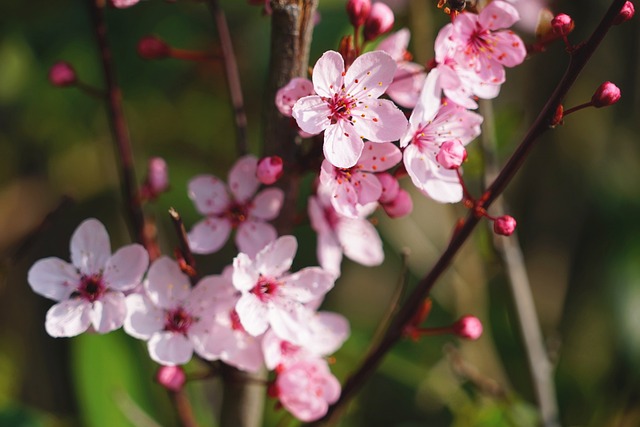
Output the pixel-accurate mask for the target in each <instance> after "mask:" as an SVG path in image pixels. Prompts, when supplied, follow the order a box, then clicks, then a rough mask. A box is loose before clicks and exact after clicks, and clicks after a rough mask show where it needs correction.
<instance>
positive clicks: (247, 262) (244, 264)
mask: <svg viewBox="0 0 640 427" xmlns="http://www.w3.org/2000/svg"><path fill="white" fill-rule="evenodd" d="M259 277H260V272H259V271H258V270H257V269H256V267H255V266H254V265H253V261H252V259H251V258H250V257H249V255H247V254H244V253H239V254H238V256H237V257H235V258H234V259H233V275H232V280H233V286H234V287H235V288H236V289H237V290H239V291H242V292H248V291H250V290H251V289H252V288H253V287H254V286H255V285H256V283H258V278H259Z"/></svg>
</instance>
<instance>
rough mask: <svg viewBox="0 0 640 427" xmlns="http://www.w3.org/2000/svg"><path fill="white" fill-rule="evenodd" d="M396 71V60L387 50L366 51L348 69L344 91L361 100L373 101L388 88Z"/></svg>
mask: <svg viewBox="0 0 640 427" xmlns="http://www.w3.org/2000/svg"><path fill="white" fill-rule="evenodd" d="M395 72H396V61H394V60H393V58H392V57H391V56H389V54H388V53H387V52H383V51H381V50H376V51H373V52H367V53H364V54H362V55H360V56H358V57H357V58H356V60H355V61H353V64H351V66H350V67H349V69H348V70H347V74H346V75H345V76H344V86H345V88H344V91H345V92H346V93H347V96H349V97H353V98H355V99H357V100H359V101H369V102H372V101H374V100H375V99H377V98H378V97H379V96H380V95H382V94H383V93H384V92H385V91H386V90H387V87H389V85H390V84H391V82H392V81H393V75H394V74H395Z"/></svg>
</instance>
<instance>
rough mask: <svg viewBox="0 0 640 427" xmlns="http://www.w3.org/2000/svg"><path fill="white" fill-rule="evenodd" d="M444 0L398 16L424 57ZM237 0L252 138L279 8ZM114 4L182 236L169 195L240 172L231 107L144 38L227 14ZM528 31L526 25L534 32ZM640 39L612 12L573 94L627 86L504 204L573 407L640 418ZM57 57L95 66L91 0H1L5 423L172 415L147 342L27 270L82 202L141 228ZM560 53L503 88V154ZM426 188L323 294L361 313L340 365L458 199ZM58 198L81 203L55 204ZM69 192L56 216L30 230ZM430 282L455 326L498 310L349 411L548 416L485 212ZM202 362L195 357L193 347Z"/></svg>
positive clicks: (570, 131) (196, 38) (53, 249)
mask: <svg viewBox="0 0 640 427" xmlns="http://www.w3.org/2000/svg"><path fill="white" fill-rule="evenodd" d="M521 1H529V0H521ZM389 3H390V4H391V3H392V2H391V1H390V2H389ZM607 3H608V2H603V1H602V0H588V1H581V2H573V1H569V0H564V1H558V2H555V3H554V4H553V5H552V7H553V10H554V11H556V12H566V13H569V14H570V15H571V16H572V17H574V19H575V21H576V23H577V25H576V29H575V31H574V33H573V34H572V35H571V37H570V38H571V40H572V41H573V42H578V41H580V40H582V39H584V38H585V37H587V36H588V34H589V33H590V31H592V29H593V28H594V27H595V26H596V24H597V22H598V21H599V18H600V16H601V15H602V14H603V13H604V10H605V9H606V7H607ZM435 4H436V1H435V0H432V1H427V0H408V1H397V0H396V1H394V2H393V6H394V7H396V12H397V15H396V26H395V28H396V29H399V28H401V27H402V26H409V27H410V28H411V29H412V34H413V38H412V44H411V51H412V53H413V54H414V57H415V59H416V61H418V62H423V63H424V62H426V61H427V60H429V59H430V58H431V57H432V55H433V51H432V49H433V48H432V46H433V39H434V37H435V34H436V33H437V31H438V29H439V28H440V27H441V26H442V25H444V23H446V22H447V17H446V16H445V15H444V14H442V13H441V12H440V11H439V10H438V9H436V7H435ZM222 6H223V8H224V9H225V11H226V12H227V14H228V19H229V23H230V27H231V29H232V35H233V38H234V40H233V41H234V44H235V48H236V50H237V56H238V61H239V65H240V68H241V78H242V82H243V86H244V94H245V100H246V102H247V108H248V118H249V132H250V142H251V147H252V151H253V152H254V153H256V154H258V153H260V145H261V144H260V134H261V126H260V119H261V114H260V111H261V108H262V104H263V99H262V98H263V96H262V94H263V86H264V82H265V79H266V67H267V61H268V55H269V43H268V37H269V31H270V29H269V26H270V24H269V19H268V17H265V16H262V15H261V13H260V8H258V7H250V6H248V5H247V4H246V2H245V1H244V0H226V1H222ZM343 10H344V1H342V0H320V15H321V20H320V22H319V24H318V25H317V27H316V29H315V32H314V39H313V44H312V59H311V61H312V63H313V62H314V61H315V59H316V58H317V57H318V56H319V55H320V54H321V53H322V52H323V51H325V50H328V49H335V48H336V47H337V43H338V41H339V39H340V37H341V36H342V35H343V34H346V33H348V31H349V26H348V22H347V19H346V15H345V14H344V13H343ZM107 19H108V25H109V29H110V35H109V39H110V41H111V43H112V48H113V53H114V57H115V61H116V63H117V74H118V78H119V81H120V84H121V86H122V89H123V93H124V102H125V113H126V116H127V119H128V122H129V126H130V132H131V137H132V141H133V144H134V151H135V158H136V165H137V175H138V178H139V179H142V178H143V176H144V171H145V165H146V161H147V159H148V157H150V156H162V157H164V158H165V159H166V160H167V162H168V164H169V171H170V177H171V191H170V192H168V193H167V194H165V195H163V196H162V197H160V198H159V199H158V200H157V201H156V202H155V203H153V204H151V205H147V206H145V212H146V213H147V214H148V215H149V216H152V217H153V218H155V221H156V225H157V227H158V233H159V236H160V243H161V246H162V248H163V250H164V252H165V253H167V254H169V253H171V252H172V248H173V246H174V245H175V243H176V240H175V237H174V234H173V231H172V228H171V223H170V221H169V217H168V215H167V214H166V212H167V209H168V208H169V207H171V206H173V207H175V208H176V209H177V210H178V211H179V212H180V213H181V214H182V216H183V218H184V221H185V223H186V225H187V227H190V226H191V225H192V224H193V223H194V222H195V221H196V220H197V219H198V215H197V213H196V212H195V209H194V208H193V206H192V204H191V202H190V201H189V200H188V198H187V195H186V185H187V182H188V180H189V178H190V177H191V176H193V175H196V174H199V173H213V174H216V175H218V176H220V177H225V176H226V173H227V171H228V169H229V167H230V165H231V164H232V162H233V161H234V156H235V154H234V153H235V148H234V138H235V137H234V128H233V124H232V123H233V121H232V116H231V110H230V107H229V102H228V97H227V92H226V88H225V79H224V75H223V71H222V68H221V66H220V64H218V63H187V62H182V61H178V60H163V61H153V62H149V61H143V60H142V59H140V58H138V56H137V55H136V52H135V45H136V42H137V40H138V39H139V38H140V37H141V36H144V35H147V34H155V35H158V36H160V37H162V38H163V39H165V40H166V41H167V42H169V43H170V44H171V45H173V46H175V47H180V48H187V49H216V45H217V41H216V40H217V36H216V32H215V28H214V27H213V24H212V22H211V18H210V15H209V13H208V11H207V9H206V7H205V6H204V4H202V3H198V2H191V1H183V2H177V3H170V2H163V1H159V0H148V1H142V2H141V3H140V4H138V5H137V6H135V7H133V8H131V9H126V10H115V9H110V10H108V12H107ZM520 33H521V34H522V36H523V38H525V39H526V40H528V41H531V40H532V36H531V35H530V34H528V33H527V32H526V31H524V30H523V31H520ZM639 41H640V26H639V25H638V22H637V17H636V18H634V20H633V21H631V22H629V23H626V24H624V25H622V26H620V27H616V28H614V29H613V30H612V31H611V32H610V34H609V35H608V36H607V38H606V39H605V41H604V43H603V44H602V46H601V48H600V49H599V50H598V52H597V53H596V54H595V55H594V57H593V59H592V60H591V62H590V63H589V65H588V66H587V68H586V69H585V71H584V73H583V74H582V75H581V77H580V78H579V80H578V82H577V83H576V85H575V86H574V88H573V89H572V90H571V92H570V94H569V96H568V99H567V100H566V103H565V107H571V106H573V105H577V104H579V103H582V102H584V101H586V100H588V99H589V98H590V97H591V94H592V93H593V91H594V90H595V88H596V87H597V86H598V85H599V84H600V83H602V82H603V81H605V80H611V81H613V82H615V83H616V84H617V85H618V86H619V87H620V88H621V89H622V94H623V97H622V99H621V101H620V102H619V103H618V104H617V105H615V106H613V107H610V108H607V109H600V110H595V109H589V110H586V111H582V112H579V113H577V114H575V115H573V116H570V117H569V118H567V120H566V121H565V124H564V125H563V126H560V127H558V128H556V129H555V130H553V131H550V132H548V133H547V134H545V135H544V136H543V138H542V139H541V140H540V143H539V145H538V147H537V148H536V149H535V150H534V151H533V153H532V155H531V156H530V158H529V159H528V161H527V163H526V164H525V166H524V168H523V170H522V171H521V172H520V173H519V175H518V176H517V178H516V180H515V181H514V183H513V184H512V185H511V186H510V187H509V190H508V192H507V196H506V199H507V200H506V201H507V203H508V205H509V212H508V213H510V214H511V215H513V216H514V217H516V218H517V220H518V224H519V228H518V230H519V238H520V242H521V245H522V250H523V253H524V256H525V260H526V267H527V269H528V275H529V278H530V281H531V286H532V291H533V294H534V297H535V303H536V307H537V309H538V314H539V316H540V323H541V328H542V331H543V333H544V336H545V339H546V344H547V346H548V348H549V352H550V355H551V359H552V361H553V363H554V365H555V381H556V385H557V387H556V389H557V393H558V400H559V407H560V412H561V420H562V425H566V426H638V425H640V382H639V379H640V378H639V376H640V240H639V239H638V237H640V222H639V221H638V218H639V217H640V136H639V135H640V132H639V131H640V125H639V123H640V116H639V111H640V85H639V83H638V76H639V75H640V62H639V58H638V56H639V55H638V54H639V52H640V48H639ZM57 60H66V61H69V62H71V63H72V64H73V65H74V67H75V68H76V71H77V73H78V75H79V77H80V78H81V79H82V80H83V81H85V82H87V83H90V84H94V85H96V86H98V87H100V86H102V84H101V73H100V66H99V63H98V57H97V54H96V50H95V43H94V37H93V33H92V31H91V28H90V27H89V20H88V11H87V7H86V2H81V1H70V0H58V1H55V2H51V1H44V0H32V1H30V2H17V1H13V2H11V1H3V2H0V255H1V256H2V264H1V266H0V267H1V270H0V279H1V281H0V325H1V327H0V426H105V427H107V426H110V427H111V426H128V425H133V426H153V425H163V426H174V425H176V424H177V420H176V419H175V416H174V415H173V412H172V410H171V406H170V404H169V400H168V398H167V396H166V394H165V392H164V390H162V389H161V388H160V387H159V386H158V385H156V384H155V383H154V382H153V380H152V378H153V374H154V370H155V369H156V366H155V365H154V364H153V363H152V362H150V361H149V359H148V357H147V355H146V347H145V345H144V343H142V342H140V341H137V340H134V339H132V338H129V337H127V336H126V335H125V334H124V333H122V332H121V331H118V332H114V333H111V334H108V335H106V336H97V335H86V334H85V335H83V336H80V337H77V338H73V339H53V338H51V337H49V336H47V335H46V333H45V331H44V316H45V313H46V311H47V309H48V308H49V307H50V306H51V302H50V301H48V300H45V299H44V298H42V297H40V296H38V295H35V294H34V293H32V292H31V291H30V289H29V287H28V284H27V282H26V272H27V270H28V269H29V267H30V266H31V265H32V264H33V262H34V261H35V260H37V259H39V258H43V257H46V256H59V257H61V258H65V259H68V241H69V237H70V236H71V233H72V232H73V230H74V229H75V227H76V226H77V225H78V224H79V223H80V222H81V221H82V220H83V219H85V218H87V217H96V218H98V219H100V220H101V221H103V222H105V224H107V228H108V230H109V231H110V234H111V238H112V246H113V247H114V248H115V247H118V246H121V245H123V244H126V243H128V242H129V241H130V239H129V237H128V234H127V227H126V224H125V222H124V215H123V209H122V200H121V196H120V194H119V192H118V170H117V167H116V164H117V163H116V161H115V154H114V148H113V144H112V141H111V136H110V131H109V128H108V124H107V122H106V114H105V110H104V106H103V105H102V104H101V103H99V102H97V101H96V100H94V99H92V98H89V97H87V96H85V95H84V94H83V93H81V92H80V91H79V90H77V89H73V88H69V89H57V88H53V87H52V86H51V85H50V84H49V83H48V81H47V72H48V69H49V67H50V66H51V65H52V64H53V63H54V62H56V61H57ZM567 62H568V57H567V54H566V53H565V52H564V50H563V46H562V45H561V44H560V43H558V44H555V45H553V46H552V47H550V48H549V49H548V51H547V52H545V53H543V54H540V55H536V56H535V57H533V58H530V59H528V60H527V61H526V62H525V64H524V65H522V66H520V67H518V68H517V69H514V70H509V71H508V74H507V75H508V81H507V83H506V84H505V85H504V86H503V88H502V93H501V96H500V97H499V99H497V100H496V101H495V102H494V103H493V104H494V108H495V114H496V125H497V129H498V140H497V144H498V153H497V155H498V156H499V158H500V159H505V158H506V157H507V156H508V155H509V154H510V153H511V152H512V150H513V148H514V147H515V146H516V144H517V143H518V141H519V139H520V138H521V137H522V136H523V135H524V133H525V131H526V128H527V127H528V125H529V124H530V123H531V122H532V121H533V118H534V117H535V115H536V114H537V111H539V109H540V108H541V106H542V105H543V104H544V102H545V100H546V97H547V96H548V95H549V94H550V93H551V91H552V88H553V86H554V85H555V83H556V82H557V81H558V80H559V78H560V77H561V76H562V73H563V72H564V69H565V66H566V64H567ZM470 147H474V148H471V151H470V159H469V162H468V163H467V165H466V166H465V173H466V177H467V179H468V181H469V185H470V187H471V189H472V192H474V193H475V194H479V191H480V185H481V184H480V182H481V180H482V174H483V164H482V161H481V158H482V156H481V150H480V149H479V148H478V143H477V142H474V143H472V144H471V146H470ZM309 181H310V180H307V182H309ZM404 184H409V183H407V182H405V183H404ZM405 187H406V188H408V187H409V186H408V185H405ZM412 194H413V195H414V204H415V209H414V212H413V213H412V215H411V216H410V217H408V218H403V219H400V220H393V221H391V220H389V219H387V218H385V217H384V215H380V214H378V215H377V217H378V221H379V222H378V224H379V230H380V233H381V235H382V236H383V238H384V239H385V251H386V255H387V259H386V262H385V263H384V265H383V266H380V267H377V268H373V269H368V268H364V267H361V266H358V265H355V264H353V263H351V262H348V261H347V262H346V263H345V265H344V269H345V271H344V274H343V276H342V277H341V278H340V280H339V281H338V284H337V286H336V289H335V290H334V291H332V293H331V294H330V295H329V296H328V298H327V301H326V304H325V306H326V307H327V308H328V309H331V310H335V311H338V312H340V313H342V314H344V315H345V316H347V317H348V318H349V320H350V321H351V325H352V330H353V332H352V336H351V338H350V339H349V341H348V342H347V343H346V344H345V346H344V347H343V348H342V349H341V350H340V351H339V352H338V354H337V355H336V363H335V364H334V365H333V368H332V369H333V370H334V372H335V373H336V375H337V376H338V377H339V378H340V379H343V378H344V377H345V376H346V375H347V374H348V372H350V370H352V369H353V367H354V365H355V364H356V363H357V362H358V360H360V358H361V357H362V355H363V354H364V353H365V352H366V349H367V347H368V345H369V343H370V341H371V339H372V335H373V332H374V331H375V329H376V327H377V324H378V322H379V321H380V319H381V318H382V317H384V315H385V313H386V311H387V310H388V305H389V300H390V298H391V295H392V294H393V292H394V290H395V287H396V283H397V281H398V276H399V275H400V270H401V262H400V256H399V253H400V251H401V250H402V249H403V248H405V247H408V248H410V251H411V256H410V259H409V265H410V272H411V278H410V280H409V286H413V284H415V282H416V281H417V279H418V278H419V277H420V276H421V275H422V274H424V273H425V272H426V271H427V270H428V269H429V267H430V265H431V264H432V263H433V261H434V259H435V258H436V257H437V256H438V254H439V253H440V251H441V250H442V249H443V248H444V247H445V246H446V244H447V240H448V237H449V233H450V230H452V228H453V225H454V223H455V220H456V218H458V217H461V216H462V215H463V214H464V210H463V209H462V208H461V207H460V206H441V205H437V204H436V203H434V202H432V201H430V200H428V199H426V198H425V197H423V196H421V195H420V194H418V193H416V192H413V193H412ZM65 198H70V199H71V201H67V202H64V203H63V204H62V205H60V203H61V201H62V200H66V199H65ZM59 206H61V207H60V208H59V209H56V207H59ZM54 210H55V211H56V214H55V216H54V217H53V218H52V221H51V223H50V226H48V227H46V228H45V229H44V230H42V231H41V232H40V233H38V234H37V236H36V237H35V238H34V239H28V240H26V243H25V239H27V238H28V236H29V235H30V233H31V232H32V231H33V230H34V229H36V228H37V227H38V225H39V224H40V223H41V222H42V220H43V218H44V217H45V216H46V215H47V214H48V213H49V212H52V211H54ZM500 213H501V212H496V214H500ZM297 233H298V235H299V236H300V237H303V238H305V240H304V242H306V244H301V245H300V246H301V247H300V250H299V253H298V258H297V260H296V265H297V267H300V266H303V265H309V264H315V263H316V261H315V255H314V253H315V238H314V237H313V234H312V232H311V230H310V228H309V227H308V225H303V226H301V227H299V229H298V230H297ZM233 256H234V253H233V248H232V247H231V245H228V246H227V247H226V248H225V249H224V250H223V251H222V252H220V253H218V254H215V255H213V256H209V257H200V258H198V265H199V267H200V268H201V270H202V273H218V272H220V270H221V268H222V267H223V266H224V265H226V264H228V263H230V261H231V259H232V257H233ZM434 299H435V305H434V310H433V313H432V315H431V317H430V318H429V320H428V322H427V325H429V326H441V325H445V324H447V323H450V322H451V321H453V320H454V319H456V318H457V317H458V316H459V315H461V314H466V313H471V314H475V315H477V316H479V317H481V318H482V319H483V320H484V322H485V323H484V325H485V334H484V336H483V337H482V338H481V339H480V340H479V341H476V342H459V341H458V340H456V339H454V338H452V337H437V338H430V339H423V340H422V341H421V342H419V343H413V342H403V343H401V344H400V345H398V346H397V347H396V348H395V350H394V351H393V352H392V353H391V354H390V355H389V356H388V357H387V358H386V360H385V362H384V364H383V365H382V367H381V368H380V370H379V371H378V373H377V374H376V376H375V377H374V378H373V379H372V380H371V381H370V382H369V383H368V384H367V387H365V389H364V391H363V392H361V393H360V395H359V397H358V399H357V400H356V401H355V403H354V405H353V406H352V407H351V411H350V412H349V414H348V415H347V416H346V417H345V419H344V421H343V423H342V425H345V426H401V427H410V426H426V425H429V426H450V425H455V426H529V425H536V422H537V421H536V415H535V406H534V404H535V403H534V394H533V391H532V384H531V380H530V379H529V373H528V366H527V363H526V358H525V354H524V351H523V345H522V340H521V337H520V335H519V332H518V328H517V321H516V318H515V314H514V309H513V303H512V302H511V297H510V293H509V288H508V285H507V282H506V279H505V274H504V272H503V267H502V264H501V261H500V259H499V257H498V256H497V255H496V252H495V251H494V249H493V247H492V237H491V233H490V232H489V229H488V227H486V224H485V226H484V227H480V229H479V230H477V231H476V232H475V234H474V238H473V239H472V240H471V241H470V242H469V243H468V244H467V245H466V246H465V248H464V250H463V252H462V253H461V254H460V255H459V256H458V258H457V259H456V263H455V265H454V267H453V268H452V269H451V270H450V271H449V272H448V273H447V274H446V275H445V277H444V278H443V279H442V280H441V281H440V283H439V284H438V285H437V287H436V289H435V291H434ZM461 366H462V367H463V368H461ZM188 369H189V370H190V371H193V372H198V371H199V370H201V369H202V367H201V366H198V365H197V363H195V362H194V363H192V364H190V365H189V366H188ZM472 373H476V374H477V375H476V377H474V376H473V374H472ZM470 378H471V379H474V378H475V381H472V380H471V379H470ZM478 385H484V387H479V386H478ZM190 392H192V395H193V400H194V405H195V408H196V411H197V414H198V418H199V420H200V422H201V425H215V424H214V423H215V421H214V418H215V415H214V414H215V411H216V410H217V409H218V405H219V401H220V393H219V384H217V382H216V381H215V380H209V381H204V382H200V383H198V384H194V385H192V386H190ZM274 406H275V402H274V401H273V400H269V401H268V402H267V407H268V409H267V414H266V419H265V425H276V424H278V423H282V424H281V425H286V421H287V416H286V415H285V414H284V411H276V410H274V409H273V408H274Z"/></svg>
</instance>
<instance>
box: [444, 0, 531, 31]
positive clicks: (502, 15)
mask: <svg viewBox="0 0 640 427" xmlns="http://www.w3.org/2000/svg"><path fill="white" fill-rule="evenodd" d="M519 20H520V15H519V14H518V10H517V9H516V8H515V7H513V6H511V5H510V4H509V3H507V2H505V1H496V2H491V3H489V4H488V5H487V6H486V7H485V8H484V9H482V12H480V14H479V15H478V23H479V24H480V25H481V26H482V28H483V29H487V30H491V31H493V30H498V29H501V28H509V27H510V26H512V25H513V24H515V23H516V22H518V21H519ZM454 22H455V21H454Z"/></svg>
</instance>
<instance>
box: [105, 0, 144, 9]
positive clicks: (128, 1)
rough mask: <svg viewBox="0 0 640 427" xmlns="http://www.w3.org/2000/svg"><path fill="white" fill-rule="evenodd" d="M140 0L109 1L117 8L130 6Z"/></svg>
mask: <svg viewBox="0 0 640 427" xmlns="http://www.w3.org/2000/svg"><path fill="white" fill-rule="evenodd" d="M139 1H140V0H111V3H113V5H114V6H115V7H117V8H119V9H124V8H126V7H131V6H134V5H135V4H137V3H138V2H139Z"/></svg>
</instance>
